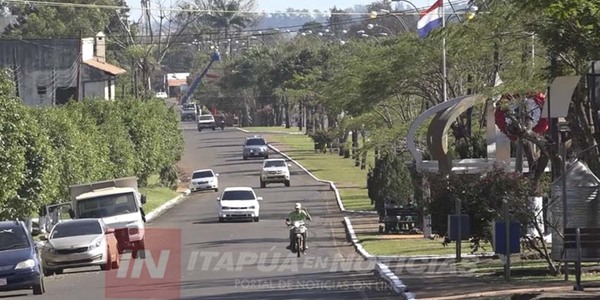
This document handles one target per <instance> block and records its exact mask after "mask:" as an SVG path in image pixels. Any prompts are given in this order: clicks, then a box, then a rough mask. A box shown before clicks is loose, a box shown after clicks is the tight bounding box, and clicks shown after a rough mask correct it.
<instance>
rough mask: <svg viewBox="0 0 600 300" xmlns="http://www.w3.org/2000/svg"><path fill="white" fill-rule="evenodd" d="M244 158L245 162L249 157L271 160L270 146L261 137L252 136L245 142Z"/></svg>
mask: <svg viewBox="0 0 600 300" xmlns="http://www.w3.org/2000/svg"><path fill="white" fill-rule="evenodd" d="M242 157H243V158H244V160H246V159H248V158H249V157H263V158H265V159H268V158H269V146H268V144H267V142H266V141H265V139H264V138H262V137H260V136H252V137H248V138H246V140H245V141H244V146H243V152H242Z"/></svg>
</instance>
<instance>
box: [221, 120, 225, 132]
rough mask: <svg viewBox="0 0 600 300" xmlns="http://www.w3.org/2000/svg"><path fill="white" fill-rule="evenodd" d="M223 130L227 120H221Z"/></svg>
mask: <svg viewBox="0 0 600 300" xmlns="http://www.w3.org/2000/svg"><path fill="white" fill-rule="evenodd" d="M220 127H221V130H225V120H221V126H220Z"/></svg>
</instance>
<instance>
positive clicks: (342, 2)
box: [256, 0, 435, 12]
mask: <svg viewBox="0 0 600 300" xmlns="http://www.w3.org/2000/svg"><path fill="white" fill-rule="evenodd" d="M256 1H257V3H258V6H259V10H266V11H268V12H271V11H285V10H286V9H287V8H289V7H291V8H297V9H308V10H314V9H318V10H320V11H324V10H325V11H327V10H329V9H330V8H333V7H334V6H336V7H337V8H339V9H345V8H351V7H354V6H356V5H368V4H371V3H373V2H375V1H368V0H366V1H365V0H363V1H361V0H302V1H285V0H256ZM411 2H412V3H414V4H415V5H416V6H417V7H419V8H421V7H425V6H428V5H432V4H433V3H434V2H435V0H413V1H411Z"/></svg>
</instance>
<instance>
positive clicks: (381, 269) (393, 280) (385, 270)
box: [344, 217, 416, 300]
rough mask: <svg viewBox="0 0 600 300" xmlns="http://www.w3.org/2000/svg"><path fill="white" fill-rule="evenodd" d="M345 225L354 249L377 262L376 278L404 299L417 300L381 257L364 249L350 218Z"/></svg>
mask: <svg viewBox="0 0 600 300" xmlns="http://www.w3.org/2000/svg"><path fill="white" fill-rule="evenodd" d="M344 225H346V226H345V227H346V231H347V233H348V236H349V239H350V241H352V245H354V249H356V252H358V254H359V255H360V256H362V258H363V259H365V260H368V261H371V260H375V261H376V262H377V263H376V264H375V271H374V273H375V276H378V277H381V278H383V280H385V281H386V282H387V284H388V285H389V286H390V287H391V288H392V289H393V290H394V292H395V293H396V294H398V295H399V296H401V297H402V298H403V299H406V300H416V298H415V294H414V293H411V292H409V291H408V289H407V287H406V285H405V284H404V283H402V281H401V280H400V279H399V278H398V276H396V274H394V272H392V271H391V270H390V268H389V267H388V266H387V265H386V264H384V263H383V262H380V261H378V260H379V257H377V256H373V255H371V254H370V253H369V252H368V251H367V250H365V248H363V246H362V245H361V244H360V241H359V240H358V237H356V233H355V232H354V227H352V222H350V218H348V217H344Z"/></svg>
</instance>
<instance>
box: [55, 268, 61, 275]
mask: <svg viewBox="0 0 600 300" xmlns="http://www.w3.org/2000/svg"><path fill="white" fill-rule="evenodd" d="M62 273H63V269H56V270H54V274H56V275H61V274H62Z"/></svg>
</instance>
